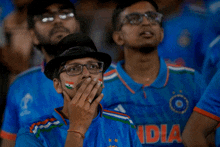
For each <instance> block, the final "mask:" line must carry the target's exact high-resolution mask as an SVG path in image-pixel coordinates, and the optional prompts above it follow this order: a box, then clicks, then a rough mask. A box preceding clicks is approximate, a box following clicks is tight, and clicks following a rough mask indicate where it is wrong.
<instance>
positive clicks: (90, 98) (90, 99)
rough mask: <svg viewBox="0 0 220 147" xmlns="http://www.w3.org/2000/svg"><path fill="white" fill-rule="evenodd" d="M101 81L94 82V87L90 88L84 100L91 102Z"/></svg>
mask: <svg viewBox="0 0 220 147" xmlns="http://www.w3.org/2000/svg"><path fill="white" fill-rule="evenodd" d="M101 84H102V83H101V82H100V81H98V82H97V83H96V85H95V86H94V88H93V89H92V91H91V92H90V94H89V95H88V96H87V98H86V100H85V101H88V102H89V103H90V104H91V103H92V102H93V100H94V98H95V97H96V95H97V92H98V90H99V88H100V86H101Z"/></svg>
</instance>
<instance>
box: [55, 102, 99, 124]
mask: <svg viewBox="0 0 220 147" xmlns="http://www.w3.org/2000/svg"><path fill="white" fill-rule="evenodd" d="M98 107H99V114H98V115H97V117H96V118H94V119H93V121H96V120H97V119H98V118H99V117H102V112H103V108H102V105H101V104H99V106H98ZM62 109H63V107H59V108H55V109H54V112H53V113H52V115H53V116H54V117H55V118H56V119H57V120H59V121H60V123H64V124H65V125H67V124H68V120H67V119H65V118H64V117H63V115H62V114H61V113H60V112H61V110H62Z"/></svg>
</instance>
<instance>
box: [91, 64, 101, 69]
mask: <svg viewBox="0 0 220 147" xmlns="http://www.w3.org/2000/svg"><path fill="white" fill-rule="evenodd" d="M89 68H90V69H98V68H99V66H98V65H97V64H90V65H89Z"/></svg>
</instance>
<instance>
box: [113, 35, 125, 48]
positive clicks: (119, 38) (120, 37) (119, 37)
mask: <svg viewBox="0 0 220 147" xmlns="http://www.w3.org/2000/svg"><path fill="white" fill-rule="evenodd" d="M112 39H113V40H114V41H115V43H116V44H117V45H119V46H122V45H124V39H123V34H122V33H121V31H114V32H113V34H112Z"/></svg>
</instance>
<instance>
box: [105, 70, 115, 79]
mask: <svg viewBox="0 0 220 147" xmlns="http://www.w3.org/2000/svg"><path fill="white" fill-rule="evenodd" d="M116 78H117V73H116V69H113V70H110V71H109V72H107V73H105V74H104V81H112V80H115V79H116Z"/></svg>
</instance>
